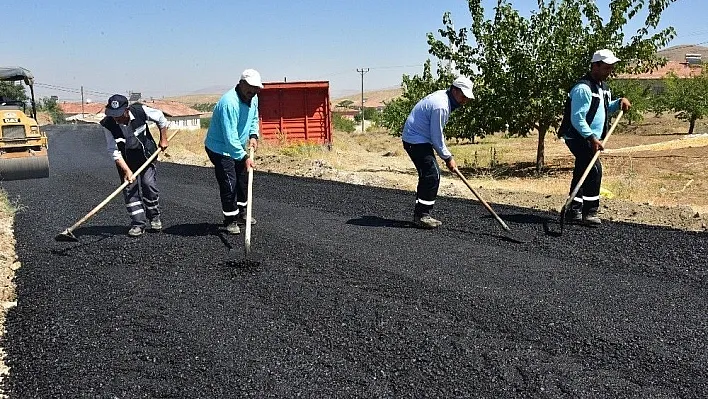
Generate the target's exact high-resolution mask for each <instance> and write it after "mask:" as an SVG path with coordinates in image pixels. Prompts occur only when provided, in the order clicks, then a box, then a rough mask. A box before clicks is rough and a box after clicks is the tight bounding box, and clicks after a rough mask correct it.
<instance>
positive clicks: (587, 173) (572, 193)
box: [563, 110, 624, 209]
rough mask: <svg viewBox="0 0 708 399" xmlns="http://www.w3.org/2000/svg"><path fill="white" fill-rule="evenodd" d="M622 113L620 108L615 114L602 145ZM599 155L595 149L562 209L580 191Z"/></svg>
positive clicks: (613, 129) (610, 134) (603, 144)
mask: <svg viewBox="0 0 708 399" xmlns="http://www.w3.org/2000/svg"><path fill="white" fill-rule="evenodd" d="M622 115H624V111H622V110H620V112H619V114H618V115H617V119H615V122H614V123H613V124H612V127H611V128H610V131H609V132H607V136H605V138H604V140H602V147H603V148H604V147H605V143H607V140H608V139H609V138H610V136H612V132H614V131H615V128H616V127H617V124H618V123H619V121H620V119H622ZM599 157H600V151H596V152H595V155H593V157H592V159H591V160H590V164H589V165H588V167H587V168H585V171H584V172H583V175H582V176H581V177H580V180H578V183H577V184H576V185H575V187H574V188H573V192H571V193H570V196H569V197H568V199H567V200H566V201H565V204H563V209H565V208H567V207H568V205H570V203H571V202H573V198H575V196H576V195H577V194H578V191H580V187H581V186H582V185H583V183H585V179H586V178H587V177H588V175H589V174H590V170H592V168H593V166H595V162H596V161H597V159H598V158H599Z"/></svg>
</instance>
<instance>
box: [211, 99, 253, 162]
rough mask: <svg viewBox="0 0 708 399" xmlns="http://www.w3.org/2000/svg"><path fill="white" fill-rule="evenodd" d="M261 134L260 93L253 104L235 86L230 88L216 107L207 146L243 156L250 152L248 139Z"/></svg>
mask: <svg viewBox="0 0 708 399" xmlns="http://www.w3.org/2000/svg"><path fill="white" fill-rule="evenodd" d="M251 135H255V136H258V95H256V96H254V97H253V99H251V105H250V106H249V105H248V104H247V103H245V102H243V101H241V99H240V98H239V96H238V93H236V89H232V90H229V91H228V92H226V93H225V94H224V95H223V96H221V99H219V102H218V103H216V106H215V107H214V113H213V114H212V117H211V122H210V123H209V129H208V130H207V134H206V139H205V140H204V146H205V147H206V148H208V149H209V150H210V151H213V152H215V153H217V154H221V155H224V156H228V157H231V158H233V159H236V160H242V159H243V158H244V157H246V155H247V154H248V153H247V152H246V148H247V147H248V139H249V137H250V136H251Z"/></svg>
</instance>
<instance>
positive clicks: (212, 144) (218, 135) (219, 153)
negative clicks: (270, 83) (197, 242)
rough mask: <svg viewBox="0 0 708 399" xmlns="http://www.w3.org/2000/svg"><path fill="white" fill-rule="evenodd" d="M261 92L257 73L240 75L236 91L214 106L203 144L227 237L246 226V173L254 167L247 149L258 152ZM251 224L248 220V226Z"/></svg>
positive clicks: (247, 70) (247, 72) (222, 98)
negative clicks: (212, 165) (212, 175)
mask: <svg viewBox="0 0 708 399" xmlns="http://www.w3.org/2000/svg"><path fill="white" fill-rule="evenodd" d="M262 88H263V83H262V82H261V75H260V74H259V73H258V71H256V70H254V69H246V70H245V71H243V73H242V74H241V79H239V82H238V84H237V85H236V87H234V88H233V89H231V90H229V91H228V92H226V93H225V94H224V95H223V96H222V97H221V99H219V102H217V103H216V106H215V107H214V112H213V114H212V118H211V122H210V123H209V129H208V130H207V134H206V139H205V140H204V147H205V149H206V153H207V155H208V156H209V160H210V161H211V163H212V164H214V174H215V175H216V181H217V182H218V184H219V195H220V197H221V211H222V213H223V215H224V222H223V224H224V227H225V228H226V231H227V232H228V233H229V234H239V233H240V232H241V228H240V227H239V224H241V225H244V224H245V223H246V207H247V205H248V197H247V195H248V171H249V170H250V169H252V168H253V167H254V163H253V159H251V158H250V157H249V155H248V151H247V149H248V148H249V147H251V148H253V149H254V150H255V149H257V148H258V93H260V91H261V89H262ZM255 223H256V221H255V219H253V218H251V223H250V224H255Z"/></svg>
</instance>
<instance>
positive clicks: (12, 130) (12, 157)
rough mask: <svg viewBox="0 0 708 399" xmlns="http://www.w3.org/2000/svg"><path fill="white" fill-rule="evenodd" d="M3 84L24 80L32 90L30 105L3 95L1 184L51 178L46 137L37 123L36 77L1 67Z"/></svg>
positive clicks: (0, 100)
mask: <svg viewBox="0 0 708 399" xmlns="http://www.w3.org/2000/svg"><path fill="white" fill-rule="evenodd" d="M0 81H5V82H17V81H23V82H24V83H25V84H26V85H27V86H29V88H30V107H31V109H30V110H29V111H30V112H31V113H29V114H28V112H27V111H28V110H27V103H25V102H24V101H18V100H17V99H12V98H7V97H2V96H0V181H6V180H22V179H37V178H42V177H49V156H48V154H47V135H46V134H45V133H44V132H42V131H41V130H40V128H39V125H38V124H37V107H36V104H35V100H34V77H33V76H32V73H30V71H28V70H27V69H25V68H21V67H0Z"/></svg>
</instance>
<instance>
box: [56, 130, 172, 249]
mask: <svg viewBox="0 0 708 399" xmlns="http://www.w3.org/2000/svg"><path fill="white" fill-rule="evenodd" d="M177 132H179V130H176V131H175V132H174V133H172V134H171V135H170V137H168V138H167V141H170V140H172V138H173V137H175V134H177ZM160 152H162V148H160V147H157V151H155V153H154V154H152V155H150V157H149V158H148V159H147V160H146V161H145V162H144V163H143V164H142V165H141V166H140V167H139V168H138V170H136V171H135V172H133V176H138V175H140V173H142V172H143V170H145V168H147V167H148V165H150V163H151V162H152V161H154V160H155V158H157V156H158V155H159V154H160ZM128 184H130V182H129V181H127V180H126V181H124V182H123V184H121V185H120V186H118V188H116V189H115V191H113V192H112V193H111V194H110V195H109V196H108V197H106V199H104V200H103V201H102V202H101V203H100V204H98V205H96V207H95V208H93V209H91V211H90V212H89V213H87V214H86V215H84V217H82V218H81V219H79V221H77V222H76V223H74V224H73V225H72V226H71V227H69V228H68V229H66V230H64V231H62V232H61V233H59V234H57V235H56V237H54V239H55V240H56V241H65V242H77V241H79V239H78V238H76V236H75V235H74V233H72V232H73V231H74V230H75V229H76V228H77V227H79V226H81V224H83V223H84V222H85V221H87V220H89V219H91V218H92V217H93V216H94V215H95V214H96V213H98V211H100V210H101V208H103V207H104V206H106V204H107V203H109V202H110V201H111V200H112V199H113V198H114V197H115V196H116V195H118V193H120V192H121V191H122V190H123V189H124V188H125V187H127V186H128Z"/></svg>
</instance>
